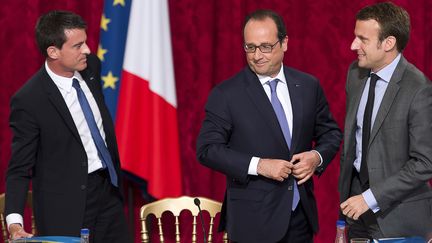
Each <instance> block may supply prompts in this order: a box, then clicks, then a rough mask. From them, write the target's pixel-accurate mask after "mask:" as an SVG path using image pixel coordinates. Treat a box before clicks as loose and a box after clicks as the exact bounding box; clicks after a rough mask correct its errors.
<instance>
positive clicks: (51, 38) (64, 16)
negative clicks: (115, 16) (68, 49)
mask: <svg viewBox="0 0 432 243" xmlns="http://www.w3.org/2000/svg"><path fill="white" fill-rule="evenodd" d="M86 28H87V24H86V22H85V21H84V20H83V19H82V18H81V16H79V15H77V14H75V13H72V12H69V11H62V10H54V11H51V12H48V13H46V14H44V15H42V16H41V17H40V18H39V19H38V21H37V23H36V28H35V34H36V42H37V45H38V48H39V50H40V51H41V52H42V54H43V55H44V56H45V57H46V56H48V53H47V48H48V47H49V46H55V47H57V48H59V49H61V48H62V46H63V44H64V43H65V42H66V35H65V30H68V29H86Z"/></svg>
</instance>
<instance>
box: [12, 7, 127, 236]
mask: <svg viewBox="0 0 432 243" xmlns="http://www.w3.org/2000/svg"><path fill="white" fill-rule="evenodd" d="M85 29H86V23H85V22H84V21H83V20H82V18H81V17H80V16H78V15H76V14H74V13H71V12H66V11H52V12H49V13H47V14H45V15H43V16H41V17H40V18H39V20H38V23H37V25H36V40H37V44H38V47H39V49H40V51H41V52H42V53H43V54H44V56H45V57H46V61H45V64H44V65H43V66H42V68H41V69H40V70H39V71H38V72H37V73H36V74H35V75H34V76H33V77H32V78H31V79H30V80H29V81H28V82H27V83H26V84H25V85H24V86H23V87H22V88H21V89H20V90H19V91H18V92H17V93H16V94H15V95H14V96H13V98H12V100H11V115H10V126H11V128H12V131H13V135H14V136H13V142H12V158H11V160H10V163H9V167H8V171H7V175H6V206H5V211H6V215H7V222H8V229H9V232H10V235H11V238H13V239H16V238H21V237H28V236H31V235H30V234H28V233H27V232H25V231H24V230H23V228H22V225H23V220H22V215H23V210H24V204H25V200H26V195H27V190H28V189H29V183H30V181H32V189H33V213H34V216H35V221H36V229H37V233H38V235H63V236H79V235H80V229H81V228H89V229H90V238H91V242H131V240H130V235H129V234H128V229H127V225H126V220H125V216H124V212H123V203H122V196H121V193H120V190H119V189H120V188H121V180H120V178H119V176H120V174H119V172H120V162H119V155H118V151H117V144H116V138H115V134H114V127H113V123H112V120H111V117H110V115H109V113H108V110H107V108H106V106H105V104H104V98H103V95H102V91H101V84H100V74H99V73H100V62H99V60H98V59H97V57H96V56H94V55H90V49H89V48H88V46H87V44H86V39H87V36H86V31H85Z"/></svg>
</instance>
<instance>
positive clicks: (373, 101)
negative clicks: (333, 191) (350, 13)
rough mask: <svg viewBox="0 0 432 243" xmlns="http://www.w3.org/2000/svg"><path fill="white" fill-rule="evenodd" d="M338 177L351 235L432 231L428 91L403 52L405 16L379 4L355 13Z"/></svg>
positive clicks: (431, 103)
mask: <svg viewBox="0 0 432 243" xmlns="http://www.w3.org/2000/svg"><path fill="white" fill-rule="evenodd" d="M356 19H357V21H356V25H355V30H354V34H355V38H354V41H353V42H352V44H351V50H353V51H355V52H357V54H358V60H357V61H355V62H354V63H353V64H352V65H351V66H350V68H349V72H348V77H347V83H346V93H347V113H346V119H345V135H344V148H343V156H342V158H341V169H340V178H339V191H340V199H341V202H342V203H341V211H342V213H343V214H344V215H345V216H346V220H347V222H348V225H349V230H348V236H349V238H353V237H367V238H382V237H400V236H413V235H418V236H426V237H427V235H428V234H430V233H432V210H431V209H432V190H431V187H430V185H429V183H428V181H429V180H430V179H431V178H432V146H431V145H432V127H431V124H432V85H431V82H430V81H429V79H428V78H427V77H426V76H425V75H424V74H423V73H422V72H421V71H420V70H418V69H417V68H416V67H415V66H414V65H412V64H411V63H409V62H408V61H407V60H406V59H405V58H404V57H403V55H402V54H401V53H402V51H403V50H404V48H405V46H406V44H407V42H408V39H409V32H410V20H409V15H408V13H407V12H406V11H405V10H404V9H403V8H401V7H399V6H396V5H394V4H393V3H389V2H387V3H379V4H375V5H371V6H368V7H365V8H363V9H362V10H360V11H359V12H358V13H357V16H356Z"/></svg>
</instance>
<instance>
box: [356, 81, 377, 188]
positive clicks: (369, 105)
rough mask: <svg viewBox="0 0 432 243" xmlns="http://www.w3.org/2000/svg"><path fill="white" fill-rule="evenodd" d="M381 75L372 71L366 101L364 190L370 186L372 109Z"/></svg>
mask: <svg viewBox="0 0 432 243" xmlns="http://www.w3.org/2000/svg"><path fill="white" fill-rule="evenodd" d="M379 78H380V77H379V76H378V75H376V74H374V73H371V76H370V83H369V93H368V99H367V102H366V107H365V112H364V116H363V128H362V157H361V165H360V182H361V185H362V188H363V190H367V189H368V188H369V173H368V166H367V152H368V146H369V138H370V133H371V126H372V111H373V105H374V101H375V86H376V83H377V81H378V79H379Z"/></svg>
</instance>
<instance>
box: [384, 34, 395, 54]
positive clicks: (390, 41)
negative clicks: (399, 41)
mask: <svg viewBox="0 0 432 243" xmlns="http://www.w3.org/2000/svg"><path fill="white" fill-rule="evenodd" d="M394 48H396V37H394V36H392V35H390V36H388V37H387V38H385V40H384V51H391V50H393V49H394Z"/></svg>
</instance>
